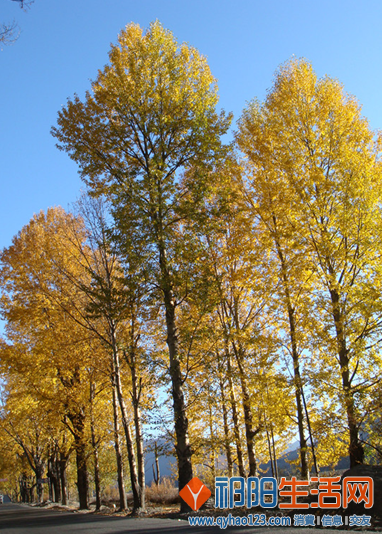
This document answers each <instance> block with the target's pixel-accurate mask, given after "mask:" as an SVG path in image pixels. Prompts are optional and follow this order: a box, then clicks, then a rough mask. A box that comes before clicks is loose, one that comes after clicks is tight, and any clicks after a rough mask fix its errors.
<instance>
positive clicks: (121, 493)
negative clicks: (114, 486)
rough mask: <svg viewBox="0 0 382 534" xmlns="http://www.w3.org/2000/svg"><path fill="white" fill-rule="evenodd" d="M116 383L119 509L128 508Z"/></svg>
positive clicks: (114, 405) (115, 446)
mask: <svg viewBox="0 0 382 534" xmlns="http://www.w3.org/2000/svg"><path fill="white" fill-rule="evenodd" d="M117 396H118V395H117V391H116V384H115V381H114V380H113V413H114V448H115V455H116V458H117V472H118V490H119V510H120V511H122V510H126V508H127V503H126V492H125V484H124V482H123V461H122V453H121V446H120V441H119V417H118V404H117V402H118V400H117Z"/></svg>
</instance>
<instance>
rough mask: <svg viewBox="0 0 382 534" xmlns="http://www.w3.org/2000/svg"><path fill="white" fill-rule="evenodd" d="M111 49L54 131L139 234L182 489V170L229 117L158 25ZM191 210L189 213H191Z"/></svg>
mask: <svg viewBox="0 0 382 534" xmlns="http://www.w3.org/2000/svg"><path fill="white" fill-rule="evenodd" d="M118 42H119V43H118V45H116V46H113V47H112V49H111V51H110V54H109V58H110V64H109V65H107V66H106V67H105V68H104V69H103V70H102V71H100V72H99V74H98V77H97V79H96V80H95V82H94V83H93V84H92V94H90V93H87V94H86V98H85V101H84V102H81V100H80V99H79V98H78V97H77V96H75V97H74V99H73V100H69V101H68V104H67V106H66V107H65V108H64V109H63V110H62V111H60V112H59V116H58V126H57V127H56V128H53V129H52V133H53V135H54V136H55V137H57V139H58V140H59V143H60V144H59V148H61V149H64V150H66V151H67V152H68V153H69V155H70V157H71V158H72V159H74V160H75V161H76V162H77V163H78V164H79V165H80V169H81V176H82V178H83V179H84V180H85V181H86V183H87V184H88V185H89V187H90V188H91V190H92V192H93V193H94V194H100V193H103V192H106V193H107V194H108V196H109V197H110V198H111V200H112V203H113V206H114V216H115V220H116V225H117V228H118V231H119V234H120V237H121V238H122V241H124V242H126V243H128V242H131V241H134V240H135V241H137V240H139V241H140V242H141V247H142V249H143V250H144V257H145V261H146V266H147V271H148V272H150V275H151V277H152V279H153V281H154V283H155V285H156V287H157V289H158V297H159V298H160V299H161V301H162V303H163V306H164V309H165V317H166V330H167V345H168V351H169V360H170V365H169V373H170V377H171V383H172V397H173V404H174V419H175V432H176V451H177V457H178V468H179V488H180V489H181V488H183V487H184V486H185V485H186V484H187V483H188V482H189V480H190V478H192V463H191V449H190V444H189V437H188V420H187V415H186V406H185V400H184V392H183V377H182V372H181V366H180V359H179V331H178V328H177V323H176V318H177V309H178V307H179V306H180V304H181V301H182V298H184V297H185V296H187V294H188V293H189V290H190V288H189V287H187V284H186V281H185V280H182V278H181V277H180V276H179V271H180V269H181V266H180V265H179V261H178V260H179V251H180V250H181V249H182V247H184V245H185V243H184V240H185V238H184V235H183V224H182V221H183V219H184V217H185V215H184V214H180V209H179V208H180V204H181V202H182V198H183V196H184V193H185V190H184V187H183V186H182V181H181V180H180V179H179V177H180V173H181V171H182V170H183V169H185V168H186V167H188V166H191V165H194V166H196V167H198V168H199V169H200V172H199V173H198V175H197V176H198V179H197V181H196V182H195V183H194V184H193V187H194V188H195V189H196V190H197V191H199V192H200V193H202V192H203V191H204V190H205V188H206V185H207V184H206V176H207V175H206V173H205V172H203V171H202V168H203V166H204V168H206V165H207V164H212V163H213V162H214V160H215V159H216V157H217V155H218V154H219V153H220V152H221V143H220V136H221V135H222V134H223V133H225V132H226V131H227V128H228V126H229V123H230V117H228V118H226V117H225V116H224V115H223V114H221V115H220V116H218V115H217V114H216V111H215V107H216V104H217V100H218V98H217V86H216V81H215V79H214V78H213V76H212V75H211V72H210V70H209V68H208V65H207V62H206V60H205V58H204V57H203V56H201V55H200V54H199V53H198V52H197V50H195V49H194V48H192V47H190V46H188V45H186V44H182V45H179V44H178V43H177V41H176V40H175V38H174V36H173V35H172V33H171V32H169V31H167V30H165V29H164V28H163V27H162V26H161V25H160V23H159V22H155V23H153V24H151V25H150V27H149V29H148V30H147V31H146V33H143V32H142V29H141V28H140V27H139V26H138V25H136V24H130V25H129V26H127V27H126V29H125V30H123V31H122V32H121V33H120V35H119V38H118ZM188 215H189V213H188Z"/></svg>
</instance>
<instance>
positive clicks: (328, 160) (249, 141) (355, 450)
mask: <svg viewBox="0 0 382 534" xmlns="http://www.w3.org/2000/svg"><path fill="white" fill-rule="evenodd" d="M238 141H239V146H240V148H241V149H242V151H243V152H244V153H245V155H246V156H247V158H248V160H249V162H250V165H251V167H252V173H253V177H254V178H255V177H259V179H260V180H261V181H262V182H264V181H266V180H267V181H268V182H269V184H270V186H269V191H271V189H272V186H273V185H274V184H275V185H276V186H277V189H278V193H277V196H275V198H278V199H283V200H282V202H283V207H284V209H285V216H284V217H283V218H282V220H283V224H284V223H285V222H286V223H287V224H288V226H289V232H290V233H292V234H293V237H294V239H295V242H296V243H298V247H301V250H302V252H303V254H304V255H305V258H306V260H307V261H308V262H309V263H310V268H311V269H312V271H314V274H315V306H316V309H317V311H319V313H320V316H321V320H320V328H319V330H318V331H316V335H317V337H319V339H320V344H321V347H322V348H323V350H322V360H321V361H322V362H325V363H323V366H324V367H325V366H326V365H327V360H326V357H325V356H324V354H325V353H327V354H329V355H331V357H332V363H331V365H332V368H333V372H336V371H337V372H338V374H337V377H338V380H339V381H340V385H341V387H340V391H341V393H340V395H339V402H340V405H341V406H342V409H343V412H344V414H345V416H346V419H347V427H348V433H349V454H350V463H351V465H352V466H353V465H355V464H357V463H362V462H363V447H362V443H361V442H360V439H359V429H360V425H361V417H360V415H359V413H358V410H357V399H358V398H359V395H360V393H362V392H363V391H364V390H365V388H367V387H372V384H373V382H374V381H375V379H376V377H377V375H379V373H380V369H378V365H377V362H376V360H375V357H374V355H373V350H372V349H371V348H370V346H372V345H373V343H375V342H377V341H378V339H379V337H378V336H379V335H380V326H381V298H380V293H379V292H378V291H377V290H376V288H377V287H379V283H380V282H379V280H380V279H379V265H378V257H379V254H380V250H381V239H380V235H381V234H380V230H379V228H380V224H381V213H380V195H381V185H382V172H381V171H382V167H381V160H380V156H381V151H380V149H381V143H380V138H379V137H376V136H375V135H374V133H373V132H372V131H371V130H370V128H369V125H368V123H367V121H366V119H364V118H363V117H362V115H361V108H360V106H359V104H358V102H357V101H356V100H355V98H353V97H351V96H349V95H347V94H346V93H345V92H344V90H343V87H342V86H341V84H340V83H339V82H338V81H336V80H333V79H330V78H328V77H324V78H322V79H321V80H318V79H317V76H316V75H315V73H314V72H313V69H312V67H311V65H310V64H309V63H307V62H306V61H305V60H296V59H293V60H291V61H290V62H288V63H287V64H285V65H283V66H282V67H281V68H280V70H279V71H278V72H277V74H276V77H275V83H274V86H273V88H272V89H271V91H270V92H269V94H268V97H267V99H266V100H265V102H264V104H262V105H260V104H259V103H257V102H252V103H251V104H250V105H249V106H248V107H247V109H246V110H245V111H244V113H243V116H242V118H241V121H240V126H239V135H238ZM260 200H261V201H262V200H263V199H260ZM275 244H276V247H277V242H276V241H275ZM278 252H279V251H278ZM300 257H301V258H302V256H301V254H300ZM304 263H305V262H304ZM282 264H283V262H282V258H281V257H280V265H281V267H282ZM285 273H286V274H287V271H285ZM288 285H289V282H288V280H287V278H285V277H284V294H285V299H286V300H285V301H286V304H287V305H288V298H287V293H286V292H285V290H286V288H287V286H288ZM290 311H293V306H292V308H291V310H290ZM288 313H289V312H288ZM290 318H292V316H291V315H290ZM290 325H291V327H292V323H290ZM291 332H292V331H291ZM368 345H369V348H367V346H368ZM333 358H334V360H333ZM335 361H336V362H337V364H338V365H335V364H334V362H335ZM367 375H368V376H367Z"/></svg>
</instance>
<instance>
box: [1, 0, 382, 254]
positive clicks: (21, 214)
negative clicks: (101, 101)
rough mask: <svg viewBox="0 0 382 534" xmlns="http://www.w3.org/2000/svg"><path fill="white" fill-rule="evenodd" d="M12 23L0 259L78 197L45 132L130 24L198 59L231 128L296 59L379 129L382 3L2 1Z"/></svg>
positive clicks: (69, 168) (71, 172) (71, 167)
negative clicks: (154, 24) (339, 89)
mask: <svg viewBox="0 0 382 534" xmlns="http://www.w3.org/2000/svg"><path fill="white" fill-rule="evenodd" d="M13 19H15V20H16V21H17V22H18V24H19V26H20V28H21V35H20V38H19V39H18V41H17V42H16V43H15V44H13V45H12V46H3V47H2V51H0V65H1V67H0V68H1V76H0V109H1V113H0V180H1V194H0V248H2V247H5V246H9V245H10V244H11V239H12V236H13V235H14V234H16V233H17V232H18V231H19V230H20V229H21V228H22V226H23V225H24V224H27V223H28V221H29V220H30V218H31V217H32V216H33V214H34V213H37V212H39V211H40V210H46V209H47V208H48V207H49V206H54V205H61V206H63V207H64V208H67V207H68V205H69V204H70V203H71V202H73V201H75V200H76V197H77V196H78V195H79V191H80V188H81V187H83V185H82V183H81V180H80V178H79V177H78V174H77V168H76V165H75V164H74V163H73V162H72V161H71V160H69V157H68V156H67V155H66V154H65V153H62V152H59V151H58V150H57V149H56V148H55V140H54V139H53V138H52V137H51V135H50V128H51V126H52V125H54V124H55V122H56V116H57V111H58V110H59V109H60V107H61V106H62V105H64V104H65V102H66V98H67V97H69V96H70V97H71V96H72V95H73V94H74V93H75V92H76V93H78V94H79V95H80V96H83V94H84V92H85V91H86V90H87V89H88V88H89V87H90V81H89V80H91V79H94V78H95V77H96V75H97V69H99V68H102V67H103V66H104V64H105V63H106V62H107V59H108V55H107V54H108V51H109V48H110V43H111V42H116V39H117V35H118V33H119V31H120V29H121V28H123V27H124V26H125V25H126V24H128V23H129V22H132V21H133V22H137V23H139V24H140V25H141V26H143V27H145V28H146V27H147V26H148V24H149V23H150V21H153V20H155V19H159V20H160V22H161V23H162V24H163V26H165V27H166V28H168V29H170V30H172V32H173V33H174V35H175V36H176V37H177V39H178V40H179V41H180V42H182V41H186V42H188V43H190V44H191V45H193V46H195V47H196V48H198V49H199V51H200V52H201V53H202V54H204V55H205V56H207V58H208V62H209V65H210V67H211V70H212V72H213V74H214V75H215V76H216V78H217V79H218V85H219V91H220V104H221V106H222V107H223V108H225V109H226V110H227V111H233V113H234V117H235V120H237V119H238V118H239V116H240V113H241V111H242V109H243V107H244V106H245V104H246V101H248V100H251V99H252V98H253V97H257V98H259V99H261V100H262V99H263V98H264V96H265V94H266V90H267V88H270V87H271V85H272V77H273V73H274V71H275V70H276V68H277V66H278V65H279V64H280V63H283V62H284V61H286V60H288V59H289V58H290V57H291V56H292V55H295V56H297V57H305V58H307V59H308V60H310V61H311V62H312V64H313V67H314V69H315V70H316V72H317V73H318V75H319V76H322V75H324V74H329V75H330V76H332V77H336V78H338V79H339V80H340V81H341V82H343V84H344V85H345V89H346V90H347V91H348V92H349V93H352V94H354V95H356V97H357V98H358V99H359V101H360V102H361V103H362V104H363V111H364V114H365V116H366V117H368V118H369V120H370V123H371V126H372V128H375V129H376V128H379V127H382V106H381V102H382V98H381V87H382V69H381V66H382V65H381V63H382V59H381V52H382V46H381V45H382V2H381V1H380V0H372V1H370V0H363V1H362V2H361V1H359V0H357V1H354V0H353V1H351V0H346V1H344V0H331V1H329V0H314V1H309V0H267V1H266V0H261V1H260V0H235V1H233V0H194V1H193V2H185V1H182V0H178V1H175V0H156V1H154V0H135V1H133V0H35V2H34V4H33V5H32V6H31V8H30V10H29V11H28V12H27V13H24V12H23V11H21V9H20V8H19V7H18V3H17V2H13V1H11V0H0V23H7V22H10V21H12V20H13Z"/></svg>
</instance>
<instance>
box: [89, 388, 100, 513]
mask: <svg viewBox="0 0 382 534" xmlns="http://www.w3.org/2000/svg"><path fill="white" fill-rule="evenodd" d="M94 398H95V384H94V383H93V382H92V383H91V385H90V432H91V437H92V448H93V457H94V483H95V491H96V510H97V511H98V510H100V509H101V484H100V477H99V459H98V444H97V440H96V435H95V423H94V411H93V408H94Z"/></svg>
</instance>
